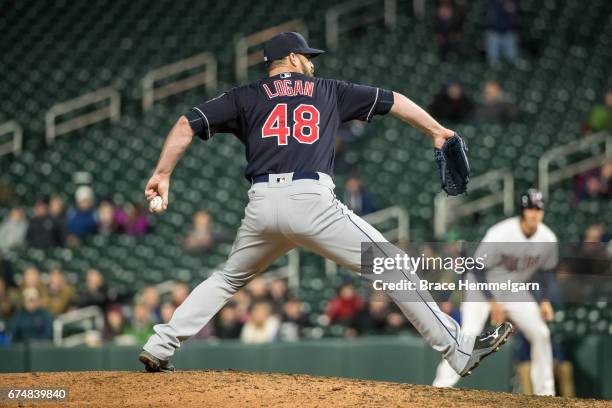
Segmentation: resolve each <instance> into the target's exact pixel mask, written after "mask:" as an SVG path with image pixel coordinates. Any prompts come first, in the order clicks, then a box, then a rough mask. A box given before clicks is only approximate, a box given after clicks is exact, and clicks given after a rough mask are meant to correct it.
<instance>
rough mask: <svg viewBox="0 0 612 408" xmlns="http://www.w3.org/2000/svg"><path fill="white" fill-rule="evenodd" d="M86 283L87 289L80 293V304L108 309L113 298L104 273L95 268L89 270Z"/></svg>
mask: <svg viewBox="0 0 612 408" xmlns="http://www.w3.org/2000/svg"><path fill="white" fill-rule="evenodd" d="M86 283H87V285H86V288H85V290H84V291H82V292H80V293H79V296H78V298H79V301H78V306H79V307H87V306H98V307H99V308H100V309H102V310H103V311H104V310H106V307H107V306H108V304H109V302H110V300H111V299H110V296H109V293H108V289H107V288H106V285H105V284H104V276H103V275H102V273H100V271H98V270H97V269H93V268H92V269H90V270H88V271H87V282H86Z"/></svg>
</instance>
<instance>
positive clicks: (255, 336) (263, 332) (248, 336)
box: [240, 300, 280, 344]
mask: <svg viewBox="0 0 612 408" xmlns="http://www.w3.org/2000/svg"><path fill="white" fill-rule="evenodd" d="M279 325H280V322H279V319H278V318H277V317H276V316H274V315H273V314H272V306H271V305H270V303H269V302H267V301H264V300H259V301H256V302H255V303H253V306H252V307H251V315H250V317H249V320H248V321H247V323H246V324H245V325H244V327H243V328H242V332H241V334H240V340H242V342H244V343H248V344H265V343H272V342H274V341H275V340H276V338H277V336H278V329H279Z"/></svg>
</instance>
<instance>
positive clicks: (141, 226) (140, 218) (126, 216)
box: [115, 203, 149, 236]
mask: <svg viewBox="0 0 612 408" xmlns="http://www.w3.org/2000/svg"><path fill="white" fill-rule="evenodd" d="M115 219H116V220H117V223H118V225H119V229H120V230H121V231H123V232H124V233H125V234H127V235H133V236H142V235H146V234H147V233H148V232H149V219H148V217H147V214H146V212H145V211H144V207H143V206H142V204H140V203H131V204H128V205H127V206H126V207H125V212H117V213H116V216H115Z"/></svg>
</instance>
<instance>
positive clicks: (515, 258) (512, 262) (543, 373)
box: [433, 188, 558, 395]
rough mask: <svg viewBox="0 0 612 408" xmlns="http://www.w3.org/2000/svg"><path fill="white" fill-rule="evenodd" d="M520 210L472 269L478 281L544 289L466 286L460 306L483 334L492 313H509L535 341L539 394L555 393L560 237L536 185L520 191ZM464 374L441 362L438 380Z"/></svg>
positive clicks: (490, 238) (496, 230)
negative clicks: (480, 265)
mask: <svg viewBox="0 0 612 408" xmlns="http://www.w3.org/2000/svg"><path fill="white" fill-rule="evenodd" d="M519 206H520V215H519V216H516V217H510V218H507V219H505V220H503V221H501V222H498V223H497V224H495V225H493V226H492V227H491V228H489V229H488V230H487V232H486V234H485V236H484V238H483V239H482V241H481V243H480V245H479V247H478V249H477V250H476V253H475V255H474V258H475V259H477V258H478V257H481V258H482V259H485V262H484V264H485V269H484V270H483V271H480V272H478V271H476V270H474V271H472V272H471V273H472V274H473V277H471V276H470V277H468V279H474V280H475V281H479V283H482V282H484V283H490V282H493V283H499V282H505V281H509V282H512V283H516V284H519V283H523V284H526V283H538V288H540V290H533V291H524V292H517V293H510V291H502V290H495V291H493V290H491V291H488V290H482V291H477V290H466V291H464V299H465V300H464V302H463V304H462V305H461V326H462V328H463V331H464V332H466V333H469V334H474V333H479V332H480V331H481V330H482V328H483V327H484V326H485V324H486V322H487V319H488V318H489V316H490V317H491V321H492V322H493V323H494V324H496V323H498V322H500V321H504V320H506V318H507V317H509V318H510V319H511V320H512V322H513V323H515V324H516V326H517V327H518V329H519V330H521V332H522V333H523V334H524V336H525V338H526V339H527V340H528V341H529V344H530V346H531V347H530V353H531V367H530V370H531V373H530V374H531V383H532V385H533V392H534V394H536V395H555V380H554V376H553V353H552V345H551V340H550V331H549V329H548V325H547V323H548V322H550V321H552V320H553V318H554V313H553V308H552V305H551V302H550V297H551V290H552V289H553V286H554V285H555V282H554V274H553V271H554V270H555V268H556V267H557V263H558V246H557V237H556V236H555V234H554V232H552V230H551V229H550V228H549V227H548V226H546V225H545V224H544V223H543V222H542V221H543V219H544V199H543V197H542V193H541V192H540V191H538V190H536V189H533V188H531V189H529V190H527V191H526V192H525V193H524V194H522V195H521V197H520V201H519ZM457 381H459V376H458V375H457V374H456V373H455V372H454V370H453V369H452V368H451V367H450V366H449V365H448V364H447V363H446V362H445V361H442V362H441V363H440V364H439V365H438V369H437V373H436V378H435V379H434V382H433V385H435V386H439V387H452V386H454V385H455V384H456V383H457Z"/></svg>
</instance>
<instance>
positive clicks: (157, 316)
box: [142, 285, 161, 323]
mask: <svg viewBox="0 0 612 408" xmlns="http://www.w3.org/2000/svg"><path fill="white" fill-rule="evenodd" d="M142 303H144V304H145V305H146V306H147V307H148V308H149V310H150V311H151V316H150V318H151V321H152V322H153V323H159V322H160V321H161V306H160V299H159V290H157V286H155V285H149V286H145V288H144V289H143V290H142Z"/></svg>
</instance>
